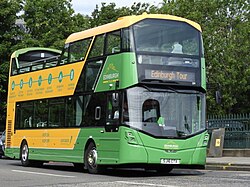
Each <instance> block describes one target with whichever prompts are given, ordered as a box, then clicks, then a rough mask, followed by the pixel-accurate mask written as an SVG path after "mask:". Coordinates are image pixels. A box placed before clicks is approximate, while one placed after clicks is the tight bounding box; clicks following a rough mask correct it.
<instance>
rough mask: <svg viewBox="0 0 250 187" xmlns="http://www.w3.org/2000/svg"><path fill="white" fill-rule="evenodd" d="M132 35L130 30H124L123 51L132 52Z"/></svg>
mask: <svg viewBox="0 0 250 187" xmlns="http://www.w3.org/2000/svg"><path fill="white" fill-rule="evenodd" d="M130 34H131V31H130V29H129V28H125V29H123V30H122V50H123V51H131V50H132V44H131V40H130V38H131V37H130Z"/></svg>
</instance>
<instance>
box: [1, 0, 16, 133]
mask: <svg viewBox="0 0 250 187" xmlns="http://www.w3.org/2000/svg"><path fill="white" fill-rule="evenodd" d="M0 7H1V11H0V99H1V100H0V131H1V130H3V129H4V127H5V120H6V101H7V82H8V69H9V62H8V61H9V59H10V54H11V47H12V46H13V45H15V44H16V43H17V40H16V36H17V35H18V28H17V27H16V26H15V21H16V19H17V16H16V15H17V13H18V12H19V11H20V10H21V6H20V1H18V0H1V1H0Z"/></svg>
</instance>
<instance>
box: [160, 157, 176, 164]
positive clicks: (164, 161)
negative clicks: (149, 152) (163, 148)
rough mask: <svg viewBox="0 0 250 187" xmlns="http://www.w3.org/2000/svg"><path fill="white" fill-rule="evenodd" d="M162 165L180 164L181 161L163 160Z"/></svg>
mask: <svg viewBox="0 0 250 187" xmlns="http://www.w3.org/2000/svg"><path fill="white" fill-rule="evenodd" d="M161 164H180V160H177V159H165V158H161Z"/></svg>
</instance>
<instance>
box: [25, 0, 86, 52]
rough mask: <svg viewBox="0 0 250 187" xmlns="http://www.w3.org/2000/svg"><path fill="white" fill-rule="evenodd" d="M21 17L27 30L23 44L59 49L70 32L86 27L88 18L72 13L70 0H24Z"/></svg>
mask: <svg viewBox="0 0 250 187" xmlns="http://www.w3.org/2000/svg"><path fill="white" fill-rule="evenodd" d="M22 17H23V18H24V21H25V23H26V28H27V30H28V33H27V34H26V35H25V36H24V37H25V40H24V46H25V45H26V43H27V42H28V44H30V43H31V44H33V45H34V46H42V47H53V48H58V49H61V48H62V46H63V44H64V41H65V39H66V38H67V37H68V36H69V35H70V34H71V33H73V32H76V31H80V30H82V29H86V28H87V27H88V18H86V17H84V16H81V15H79V14H76V15H75V14H74V10H73V9H72V4H71V0H53V1H51V0H36V1H33V0H25V3H24V14H23V16H22ZM79 23H80V24H81V25H78V24H79Z"/></svg>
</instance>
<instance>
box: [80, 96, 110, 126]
mask: <svg viewBox="0 0 250 187" xmlns="http://www.w3.org/2000/svg"><path fill="white" fill-rule="evenodd" d="M105 111H106V97H105V94H103V93H98V94H93V95H91V97H90V100H89V102H88V103H87V109H86V113H85V116H84V126H104V125H105V121H106V119H105V116H106V112H105Z"/></svg>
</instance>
